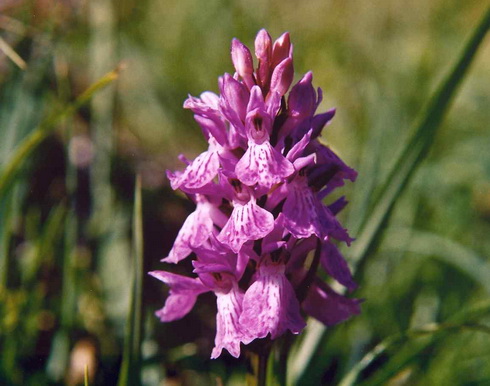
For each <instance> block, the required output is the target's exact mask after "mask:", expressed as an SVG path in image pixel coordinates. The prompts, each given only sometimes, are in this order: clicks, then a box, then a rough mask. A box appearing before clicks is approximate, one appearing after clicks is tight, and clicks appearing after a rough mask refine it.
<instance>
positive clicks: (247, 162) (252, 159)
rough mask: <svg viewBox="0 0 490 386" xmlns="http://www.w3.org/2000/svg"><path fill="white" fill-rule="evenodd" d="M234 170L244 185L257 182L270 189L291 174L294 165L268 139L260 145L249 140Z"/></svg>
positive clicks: (251, 184)
mask: <svg viewBox="0 0 490 386" xmlns="http://www.w3.org/2000/svg"><path fill="white" fill-rule="evenodd" d="M235 172H236V175H237V177H238V179H239V180H240V181H241V182H243V183H244V184H245V185H248V186H253V185H255V184H259V186H261V187H265V188H267V189H270V188H271V186H272V185H274V184H277V183H279V182H281V181H283V180H284V179H285V178H287V177H289V176H290V175H291V174H293V173H294V167H293V165H292V164H291V162H289V161H288V160H287V159H286V158H284V157H283V156H282V155H281V153H279V152H278V151H277V150H275V149H274V148H273V147H272V146H271V144H270V143H269V142H268V141H266V142H264V143H262V144H260V145H259V144H256V143H254V142H253V141H249V143H248V149H247V151H246V152H245V154H244V155H243V156H242V158H241V159H240V161H238V163H237V165H236V169H235Z"/></svg>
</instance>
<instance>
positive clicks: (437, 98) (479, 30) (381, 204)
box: [289, 8, 490, 384]
mask: <svg viewBox="0 0 490 386" xmlns="http://www.w3.org/2000/svg"><path fill="white" fill-rule="evenodd" d="M489 29H490V8H489V9H487V12H486V13H485V15H484V16H483V18H482V19H481V21H480V23H479V24H478V25H477V27H476V28H475V30H474V32H473V34H472V36H471V38H470V39H469V41H468V43H467V44H466V46H465V48H464V50H463V52H462V54H461V56H460V57H459V59H458V61H457V62H456V64H455V66H454V68H453V69H452V71H451V72H450V73H449V75H448V76H447V77H446V78H445V80H444V81H443V82H442V84H441V86H440V87H439V88H438V89H437V91H436V92H435V94H434V95H433V96H432V98H431V100H430V101H429V104H428V106H427V108H426V109H425V111H424V113H423V114H422V118H421V119H420V121H419V123H418V124H417V125H416V126H415V127H416V129H415V131H414V133H413V135H412V137H411V139H410V140H409V141H408V143H407V145H406V146H405V148H404V150H403V151H402V152H401V154H400V156H399V157H398V158H397V160H396V162H395V163H394V166H393V168H392V171H391V172H390V174H389V175H388V177H387V179H386V181H385V182H384V184H383V187H382V189H381V193H380V195H379V197H378V199H377V201H376V202H375V205H374V207H373V210H372V211H371V213H370V215H369V216H368V217H367V222H366V223H365V224H364V225H363V226H362V228H361V232H360V233H359V236H358V238H357V240H356V242H355V243H354V246H353V247H352V250H351V251H350V254H349V255H350V261H351V263H352V265H353V269H357V270H360V267H361V265H362V263H363V262H364V261H365V258H366V256H367V255H368V253H369V252H370V251H372V250H373V249H374V247H375V245H376V243H377V242H378V241H379V239H380V236H381V234H382V231H383V228H384V224H386V222H387V221H388V219H389V216H390V214H391V212H392V210H393V207H394V205H395V203H396V202H397V200H398V198H399V197H400V196H401V192H402V191H403V188H404V187H405V186H406V185H407V183H408V181H409V180H410V178H411V177H412V175H413V173H414V171H415V170H416V168H417V167H418V166H419V165H420V163H421V161H422V160H423V159H424V158H425V156H426V155H427V153H428V150H429V149H430V146H431V144H432V142H433V140H434V137H435V134H436V132H437V129H438V127H439V125H440V123H441V121H442V119H443V117H444V115H445V113H446V112H447V110H448V108H449V106H450V103H451V101H452V100H453V98H454V96H455V93H456V90H457V89H458V86H459V85H460V84H461V81H462V80H463V78H464V76H465V74H466V72H467V70H468V69H469V67H470V64H471V63H472V61H473V59H474V58H475V55H476V53H477V51H478V48H479V47H480V45H481V43H482V41H483V39H484V37H485V35H486V34H487V32H488V30H489ZM324 333H325V328H315V329H308V330H307V331H306V333H305V334H306V337H305V338H304V340H308V341H310V342H313V343H312V344H310V345H308V346H306V345H305V346H303V347H301V348H300V349H299V350H297V354H296V355H295V357H294V358H292V360H291V363H293V364H294V363H295V362H296V361H297V360H299V358H301V363H302V364H303V365H302V366H299V365H297V366H294V367H293V368H292V369H291V370H293V369H294V371H291V372H290V374H291V377H290V378H289V380H290V383H292V384H297V383H298V380H299V379H300V377H301V375H302V374H303V373H304V371H305V370H306V368H307V366H308V364H309V363H310V360H311V358H312V357H313V355H314V354H315V352H316V350H317V347H318V343H319V342H320V341H321V337H322V336H323V334H324Z"/></svg>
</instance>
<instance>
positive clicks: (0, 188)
mask: <svg viewBox="0 0 490 386" xmlns="http://www.w3.org/2000/svg"><path fill="white" fill-rule="evenodd" d="M119 70H120V68H119V67H118V68H116V69H115V70H113V71H111V72H108V73H107V74H105V75H104V76H103V77H102V78H100V79H99V80H98V81H96V82H95V83H93V84H92V85H91V86H90V87H89V88H87V90H85V91H84V92H83V93H82V94H81V95H80V96H79V97H78V98H77V99H76V100H75V101H74V102H73V103H72V104H70V105H68V106H66V107H65V108H64V109H63V110H62V111H61V112H57V113H54V114H52V115H50V116H48V117H47V118H46V119H45V120H43V121H42V122H41V124H40V125H39V126H38V127H37V128H36V129H34V130H33V131H32V132H31V133H30V134H29V135H28V136H27V137H26V138H24V140H22V141H21V142H20V143H19V145H18V146H17V147H16V148H15V150H14V153H13V155H12V156H11V158H10V161H9V162H8V163H7V164H6V165H5V166H4V168H3V170H2V171H1V173H0V198H1V197H3V196H4V195H5V192H6V190H7V189H8V188H9V186H10V183H11V182H12V180H13V178H14V177H15V174H16V173H17V171H18V170H19V167H20V166H21V165H22V163H23V161H24V160H25V159H26V158H27V157H28V156H29V155H30V154H31V153H32V152H33V151H34V149H36V147H37V146H38V145H39V144H40V143H41V142H42V141H43V140H44V139H45V138H46V137H47V136H48V135H49V134H50V133H51V132H52V131H53V130H54V129H55V128H56V126H57V125H58V124H59V123H60V122H62V121H63V120H64V119H65V118H67V117H69V116H71V115H73V114H74V113H75V112H76V111H77V110H78V109H80V107H82V106H83V105H84V104H86V103H87V102H88V101H89V100H90V98H92V96H93V95H94V94H95V93H96V92H97V91H99V90H100V89H102V88H104V87H106V86H107V85H109V84H110V83H112V82H113V81H114V80H115V79H117V77H118V76H119Z"/></svg>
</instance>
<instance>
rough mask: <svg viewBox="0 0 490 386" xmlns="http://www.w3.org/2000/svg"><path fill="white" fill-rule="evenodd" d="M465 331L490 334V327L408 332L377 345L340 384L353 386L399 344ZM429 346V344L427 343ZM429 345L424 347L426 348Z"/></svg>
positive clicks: (454, 326) (471, 325)
mask: <svg viewBox="0 0 490 386" xmlns="http://www.w3.org/2000/svg"><path fill="white" fill-rule="evenodd" d="M465 330H471V331H480V332H483V333H486V334H490V327H489V326H486V325H483V324H478V323H462V324H431V325H428V326H425V327H422V328H417V329H413V330H409V331H406V332H404V333H402V334H397V335H395V336H391V337H389V338H387V339H385V340H384V341H382V342H381V343H379V344H377V345H376V346H375V347H374V348H373V349H372V350H371V351H370V352H368V353H367V354H366V355H365V356H364V357H363V358H362V359H361V360H360V361H359V362H358V363H357V364H356V365H355V366H354V367H353V368H352V369H351V370H350V371H349V372H348V373H347V374H346V375H345V376H344V378H342V380H341V381H340V383H339V386H351V385H354V384H355V382H356V381H357V378H358V377H359V375H360V374H361V372H362V371H363V370H365V369H366V368H367V367H368V366H369V365H370V364H371V363H372V362H373V361H374V360H375V359H376V358H378V357H379V356H380V355H381V354H383V353H384V352H386V351H387V350H389V349H390V348H392V347H393V346H395V345H397V344H402V343H404V342H406V341H409V340H412V339H415V338H419V337H421V336H426V335H434V334H438V333H441V332H460V331H465ZM427 344H428V343H427ZM427 344H425V345H423V347H426V346H427Z"/></svg>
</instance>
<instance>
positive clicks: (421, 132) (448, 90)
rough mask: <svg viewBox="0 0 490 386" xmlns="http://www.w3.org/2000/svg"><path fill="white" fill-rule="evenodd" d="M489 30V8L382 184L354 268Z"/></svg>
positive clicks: (358, 244) (427, 146)
mask: <svg viewBox="0 0 490 386" xmlns="http://www.w3.org/2000/svg"><path fill="white" fill-rule="evenodd" d="M489 29H490V8H489V9H488V10H487V12H486V14H485V15H484V16H483V18H482V20H481V22H480V23H479V25H478V26H477V28H476V29H475V30H474V33H473V36H472V37H471V38H470V40H469V41H468V43H467V44H466V47H465V48H464V51H463V53H462V55H461V56H460V58H459V59H458V61H457V63H456V65H455V66H454V68H453V70H452V71H451V72H450V74H449V75H448V76H447V78H446V79H445V80H444V81H443V83H442V85H441V86H440V87H439V89H438V90H437V91H436V93H435V95H434V96H433V97H432V98H431V100H430V102H429V104H428V106H427V108H426V110H425V112H424V114H423V116H422V118H421V120H420V123H418V124H417V125H416V127H417V128H416V130H415V132H414V134H413V136H412V138H411V139H410V140H409V141H408V143H407V145H406V146H405V148H404V150H403V151H402V153H401V154H400V156H399V157H398V159H397V161H396V162H395V164H394V166H393V168H392V171H391V173H390V174H389V176H388V178H387V180H386V182H385V183H384V184H383V188H382V190H381V194H380V196H379V198H378V200H377V202H376V204H375V206H374V209H373V211H372V213H371V214H370V216H369V217H368V220H367V222H366V224H365V225H364V226H363V228H362V231H361V233H360V234H359V237H358V239H357V240H356V243H355V244H354V246H353V248H352V252H351V254H350V255H351V261H352V263H353V264H354V265H359V264H362V262H363V261H364V260H365V258H366V256H367V254H368V253H369V252H370V251H371V250H372V249H373V247H374V246H375V243H376V242H377V241H378V240H379V236H380V235H381V233H382V229H383V225H384V224H385V223H386V221H387V220H388V218H389V216H390V214H391V212H392V209H393V207H394V205H395V203H396V202H397V200H398V198H399V197H400V195H401V192H402V191H403V188H404V187H405V186H406V185H407V183H408V181H409V180H410V178H411V177H412V175H413V173H414V171H415V170H416V169H417V167H418V166H419V165H420V163H421V162H422V160H423V159H424V158H425V157H426V155H427V153H428V151H429V149H430V147H431V145H432V143H433V141H434V138H435V135H436V132H437V129H438V128H439V126H440V124H441V122H442V120H443V118H444V115H445V114H446V112H447V110H448V108H449V107H450V104H451V101H452V100H453V99H454V97H455V95H456V91H457V89H458V87H459V85H460V84H461V82H462V80H463V79H464V76H465V75H466V72H467V70H468V69H469V67H470V64H471V63H472V62H473V59H474V58H475V55H476V53H477V51H478V48H479V47H480V45H481V43H482V41H483V39H484V37H485V36H486V34H487V32H488V30H489Z"/></svg>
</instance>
